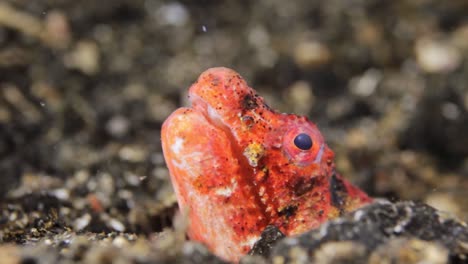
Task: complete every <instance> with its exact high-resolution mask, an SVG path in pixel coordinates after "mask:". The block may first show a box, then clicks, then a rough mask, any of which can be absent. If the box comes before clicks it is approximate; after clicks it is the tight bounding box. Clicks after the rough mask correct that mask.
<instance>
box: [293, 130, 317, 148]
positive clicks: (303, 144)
mask: <svg viewBox="0 0 468 264" xmlns="http://www.w3.org/2000/svg"><path fill="white" fill-rule="evenodd" d="M294 145H296V147H298V148H299V149H302V150H309V149H310V148H312V145H313V142H312V138H310V136H309V135H307V134H306V133H300V134H298V135H297V136H296V137H295V138H294Z"/></svg>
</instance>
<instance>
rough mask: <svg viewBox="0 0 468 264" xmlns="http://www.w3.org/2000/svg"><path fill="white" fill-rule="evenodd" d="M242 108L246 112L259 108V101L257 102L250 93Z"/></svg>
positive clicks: (244, 99) (245, 97)
mask: <svg viewBox="0 0 468 264" xmlns="http://www.w3.org/2000/svg"><path fill="white" fill-rule="evenodd" d="M241 106H242V108H243V109H245V110H251V109H255V108H257V107H258V104H257V101H256V100H255V97H254V96H253V95H252V94H250V93H248V94H246V95H245V96H244V98H243V99H242V103H241Z"/></svg>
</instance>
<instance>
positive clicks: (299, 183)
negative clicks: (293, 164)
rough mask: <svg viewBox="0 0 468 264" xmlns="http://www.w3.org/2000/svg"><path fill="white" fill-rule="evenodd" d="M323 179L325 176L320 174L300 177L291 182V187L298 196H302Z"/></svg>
mask: <svg viewBox="0 0 468 264" xmlns="http://www.w3.org/2000/svg"><path fill="white" fill-rule="evenodd" d="M321 180H323V177H319V176H314V177H298V178H296V180H294V181H293V182H292V183H291V184H292V186H291V187H292V190H293V192H294V194H295V195H296V196H301V195H303V194H305V193H307V192H308V191H310V190H311V189H312V188H313V187H314V186H317V184H320V181H321Z"/></svg>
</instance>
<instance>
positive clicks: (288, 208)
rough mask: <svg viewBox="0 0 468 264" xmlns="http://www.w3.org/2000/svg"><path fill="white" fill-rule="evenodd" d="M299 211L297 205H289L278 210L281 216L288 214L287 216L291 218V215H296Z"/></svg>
mask: <svg viewBox="0 0 468 264" xmlns="http://www.w3.org/2000/svg"><path fill="white" fill-rule="evenodd" d="M296 211H297V205H288V206H286V207H285V208H283V210H281V211H279V212H278V215H279V216H286V218H289V217H291V216H294V215H295V214H296Z"/></svg>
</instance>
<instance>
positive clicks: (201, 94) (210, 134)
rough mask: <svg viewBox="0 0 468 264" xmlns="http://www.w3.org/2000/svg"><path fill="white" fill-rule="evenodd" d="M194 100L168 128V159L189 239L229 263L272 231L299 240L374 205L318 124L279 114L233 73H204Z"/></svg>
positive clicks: (216, 70) (165, 130) (164, 132)
mask: <svg viewBox="0 0 468 264" xmlns="http://www.w3.org/2000/svg"><path fill="white" fill-rule="evenodd" d="M189 97H190V101H191V103H192V106H191V107H190V108H179V109H178V110H176V111H175V112H174V113H173V114H172V115H171V116H169V117H168V118H167V120H166V121H165V122H164V124H163V127H162V146H163V151H164V157H165V159H166V163H167V166H168V168H169V172H170V174H171V180H172V184H173V186H174V190H175V192H176V195H177V199H178V203H179V207H180V208H181V209H182V210H183V211H185V210H187V211H188V217H189V220H190V225H189V230H188V233H189V236H190V238H191V239H193V240H197V241H200V242H202V243H204V244H205V245H207V246H208V247H209V248H210V249H211V250H212V251H213V252H214V253H215V254H217V255H218V256H220V257H221V258H223V259H225V260H228V261H233V262H237V261H239V259H240V257H242V256H243V255H244V254H246V253H247V252H248V251H249V250H250V249H251V247H252V245H253V243H254V242H255V241H257V240H258V239H259V237H260V234H261V232H262V231H263V230H264V228H265V227H266V226H267V225H275V226H277V227H278V228H279V229H280V230H281V231H282V232H283V233H284V234H285V235H296V234H300V233H303V232H305V231H307V230H310V229H313V228H316V227H318V226H319V225H320V224H321V223H323V222H325V221H327V220H328V219H332V218H335V217H338V216H340V215H341V214H343V213H345V212H349V211H352V210H355V209H356V208H358V207H361V206H363V205H365V204H367V203H370V202H371V201H372V199H371V198H369V197H368V196H367V195H366V194H365V193H364V192H362V191H361V190H360V189H359V188H357V187H355V186H353V185H352V184H351V183H349V182H348V181H346V180H345V179H344V178H342V177H341V176H340V175H339V174H337V173H336V172H335V165H334V162H333V161H334V153H333V152H332V151H331V150H330V149H329V148H328V146H327V145H326V143H325V141H324V139H323V137H322V135H321V133H320V131H319V130H318V128H317V126H316V125H315V124H313V123H312V122H311V121H309V120H308V119H307V118H306V117H302V116H297V115H294V114H283V113H278V112H276V111H274V110H272V109H271V108H270V107H269V106H268V105H267V104H265V102H264V100H263V98H262V97H260V96H259V95H258V94H257V93H256V91H255V90H253V89H252V88H250V87H249V86H248V85H247V83H246V82H245V81H244V80H243V79H242V77H241V76H240V75H239V74H238V73H236V72H235V71H233V70H230V69H227V68H212V69H209V70H207V71H205V72H204V73H202V74H201V76H200V77H199V78H198V81H197V82H196V83H194V84H193V85H192V86H191V88H190V90H189ZM299 133H305V134H307V135H309V136H310V137H311V139H312V142H313V144H312V147H311V148H310V149H308V150H302V149H299V148H298V147H296V145H295V144H294V138H295V137H296V136H297V135H298V134H299Z"/></svg>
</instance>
